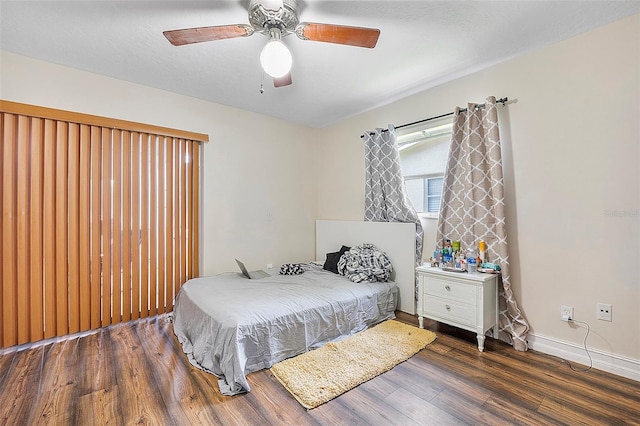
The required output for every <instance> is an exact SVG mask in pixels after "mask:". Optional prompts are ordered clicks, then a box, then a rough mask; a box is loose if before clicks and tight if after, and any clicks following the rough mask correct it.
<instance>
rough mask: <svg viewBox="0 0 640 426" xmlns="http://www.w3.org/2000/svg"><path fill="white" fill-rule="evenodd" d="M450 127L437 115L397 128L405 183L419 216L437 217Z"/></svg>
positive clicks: (448, 123) (449, 138) (448, 122)
mask: <svg viewBox="0 0 640 426" xmlns="http://www.w3.org/2000/svg"><path fill="white" fill-rule="evenodd" d="M451 127H452V125H451V122H450V121H449V120H448V119H447V120H446V121H445V120H442V119H441V120H439V121H430V122H427V123H422V124H420V125H419V126H412V127H411V128H406V129H400V130H398V149H399V151H400V162H401V163H402V170H403V174H404V181H405V187H406V189H407V193H408V195H409V199H410V200H411V203H412V204H413V207H414V208H415V209H416V212H418V214H419V215H420V216H421V217H427V218H437V217H438V213H439V211H440V198H441V196H442V185H443V181H444V170H445V166H446V162H447V155H448V153H449V143H450V140H451Z"/></svg>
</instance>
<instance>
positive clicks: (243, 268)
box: [236, 259, 269, 280]
mask: <svg viewBox="0 0 640 426" xmlns="http://www.w3.org/2000/svg"><path fill="white" fill-rule="evenodd" d="M236 263H237V264H238V267H239V268H240V270H241V271H242V275H244V276H245V277H247V278H249V279H250V280H259V279H260V278H264V277H268V276H269V274H267V273H266V272H265V271H251V272H249V271H247V267H246V266H244V263H242V262H240V261H239V260H238V259H236Z"/></svg>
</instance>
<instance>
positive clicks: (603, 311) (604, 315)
mask: <svg viewBox="0 0 640 426" xmlns="http://www.w3.org/2000/svg"><path fill="white" fill-rule="evenodd" d="M596 308H597V310H598V312H597V315H598V319H599V320H602V321H611V305H610V304H608V303H598V304H597V305H596Z"/></svg>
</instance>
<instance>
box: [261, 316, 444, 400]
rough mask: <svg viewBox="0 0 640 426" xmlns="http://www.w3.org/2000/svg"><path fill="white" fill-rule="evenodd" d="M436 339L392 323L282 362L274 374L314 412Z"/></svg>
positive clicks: (392, 321)
mask: <svg viewBox="0 0 640 426" xmlns="http://www.w3.org/2000/svg"><path fill="white" fill-rule="evenodd" d="M435 339H436V335H435V333H433V332H431V331H429V330H423V329H420V328H417V327H413V326H410V325H407V324H403V323H401V322H399V321H395V320H388V321H385V322H383V323H381V324H378V325H376V326H375V327H373V328H370V329H368V330H365V331H363V332H361V333H358V334H356V335H354V336H352V337H349V338H347V339H344V340H341V341H338V342H335V343H327V344H326V345H324V346H322V347H321V348H318V349H315V350H312V351H309V352H306V353H304V354H302V355H298V356H296V357H294V358H289V359H287V360H284V361H282V362H279V363H277V364H275V365H273V366H272V367H271V373H273V375H274V376H275V377H276V378H277V379H278V381H280V383H282V385H283V386H284V387H285V388H286V389H287V390H288V391H289V392H290V393H291V395H293V396H294V397H295V398H296V399H297V400H298V402H299V403H300V404H302V406H303V407H305V408H307V409H311V408H315V407H317V406H319V405H322V404H324V403H325V402H327V401H330V400H332V399H333V398H335V397H337V396H339V395H341V394H343V393H344V392H346V391H348V390H350V389H353V388H354V387H356V386H358V385H359V384H361V383H364V382H366V381H367V380H370V379H372V378H374V377H376V376H378V375H380V374H382V373H384V372H385V371H389V370H391V369H392V368H393V367H394V366H396V365H398V364H400V363H401V362H403V361H406V360H407V359H409V358H411V357H412V356H413V355H415V354H416V353H418V352H419V351H420V350H421V349H423V348H424V347H426V346H427V345H428V344H429V343H431V342H433V341H434V340H435Z"/></svg>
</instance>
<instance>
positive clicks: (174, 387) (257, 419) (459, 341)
mask: <svg viewBox="0 0 640 426" xmlns="http://www.w3.org/2000/svg"><path fill="white" fill-rule="evenodd" d="M399 319H400V320H402V321H404V322H407V323H410V324H417V321H416V320H415V318H413V317H411V316H408V315H399ZM427 325H428V328H429V329H431V330H433V331H435V332H436V333H437V334H438V338H437V340H436V341H435V342H434V343H432V344H431V345H429V346H427V348H425V349H423V350H422V351H420V352H419V353H418V354H417V355H415V356H413V357H412V358H410V359H409V360H408V361H406V362H404V363H402V364H400V365H398V366H396V367H395V368H393V369H392V370H391V371H389V372H387V373H385V374H382V375H380V376H378V377H376V378H374V379H373V380H370V381H369V382H366V383H364V384H362V385H360V386H358V387H357V388H355V389H353V390H351V391H349V392H347V393H345V394H343V395H342V396H340V397H338V398H336V399H334V400H332V401H330V402H328V403H326V404H324V405H322V406H320V407H318V408H316V409H313V410H310V411H307V410H305V409H304V408H302V407H301V406H300V405H299V404H298V403H297V402H296V401H295V400H294V399H293V397H291V396H290V395H289V393H288V392H287V391H286V390H284V388H283V387H282V386H281V385H280V384H279V383H278V382H277V381H276V380H275V379H274V378H273V377H272V376H271V374H270V373H269V371H268V370H263V371H259V372H256V373H253V374H251V375H249V383H250V384H251V386H252V391H251V392H250V393H248V394H245V395H238V396H234V397H227V396H222V395H221V394H220V393H219V392H218V387H217V384H216V380H217V379H216V378H215V377H214V376H212V375H210V374H207V373H204V372H202V371H200V370H198V369H197V368H195V367H193V366H192V365H191V364H189V362H188V361H187V358H186V356H185V355H184V354H183V353H182V350H181V348H180V345H179V343H178V341H177V339H176V338H175V335H174V334H173V327H172V325H171V323H170V320H169V318H168V317H166V316H162V317H156V318H152V319H148V320H142V321H137V322H130V323H126V324H122V325H118V326H112V327H108V328H105V329H101V330H99V331H98V332H96V333H95V334H90V335H87V336H84V337H80V338H78V337H76V338H72V339H70V340H65V341H61V342H57V343H52V344H48V345H42V346H39V347H32V348H29V349H24V350H20V351H13V352H7V353H5V354H4V355H1V356H0V425H5V424H7V425H33V424H52V425H76V424H79V425H107V424H114V425H130V424H154V425H172V424H175V425H198V424H206V425H236V424H239V425H269V424H291V425H341V424H360V425H365V424H367V425H368V424H371V425H394V424H395V425H417V424H420V425H450V424H473V425H477V424H490V425H496V424H505V425H512V424H527V425H529V424H552V425H556V424H568V425H576V424H596V425H610V424H611V425H613V424H640V382H636V381H633V380H629V379H625V378H622V377H618V376H614V375H611V374H608V373H605V372H602V371H598V370H595V369H592V370H589V371H587V372H575V371H572V370H571V369H570V368H569V366H568V365H567V364H566V363H564V362H562V360H560V359H559V358H556V357H553V356H548V355H544V354H541V353H537V352H535V351H528V352H524V353H522V352H516V351H514V350H513V349H512V348H511V347H510V346H508V345H506V344H504V343H502V342H499V341H495V340H493V339H489V338H488V339H487V342H486V345H485V352H484V353H480V352H478V350H477V347H476V339H475V336H474V335H473V334H472V333H467V332H464V331H460V330H457V329H453V328H451V327H447V326H444V325H442V324H438V323H435V322H430V321H427Z"/></svg>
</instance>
